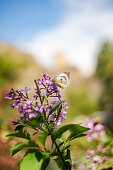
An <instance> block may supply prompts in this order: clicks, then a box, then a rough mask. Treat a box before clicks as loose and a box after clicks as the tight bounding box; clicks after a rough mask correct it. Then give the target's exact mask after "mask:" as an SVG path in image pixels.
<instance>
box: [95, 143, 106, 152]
mask: <svg viewBox="0 0 113 170" xmlns="http://www.w3.org/2000/svg"><path fill="white" fill-rule="evenodd" d="M97 152H100V153H105V152H106V149H105V148H104V145H103V144H99V145H98V146H97Z"/></svg>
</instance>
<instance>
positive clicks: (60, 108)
mask: <svg viewBox="0 0 113 170" xmlns="http://www.w3.org/2000/svg"><path fill="white" fill-rule="evenodd" d="M61 110H62V104H61V106H60V107H59V111H58V115H57V119H58V118H59V116H60V113H61Z"/></svg>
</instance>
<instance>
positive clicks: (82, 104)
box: [67, 87, 97, 119]
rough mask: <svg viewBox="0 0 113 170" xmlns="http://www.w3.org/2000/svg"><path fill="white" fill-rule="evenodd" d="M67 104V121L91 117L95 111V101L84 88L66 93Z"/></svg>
mask: <svg viewBox="0 0 113 170" xmlns="http://www.w3.org/2000/svg"><path fill="white" fill-rule="evenodd" d="M67 102H68V104H69V111H68V113H69V114H67V119H73V118H74V117H76V116H80V115H91V114H92V113H93V112H94V111H96V110H97V99H95V98H93V97H92V96H91V95H90V94H89V92H88V89H87V88H84V87H82V88H80V89H79V90H76V91H75V90H70V91H68V92H67Z"/></svg>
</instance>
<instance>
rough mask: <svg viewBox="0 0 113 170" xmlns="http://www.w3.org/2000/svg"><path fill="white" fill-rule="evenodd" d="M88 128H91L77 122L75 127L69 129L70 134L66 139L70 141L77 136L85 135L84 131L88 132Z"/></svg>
mask: <svg viewBox="0 0 113 170" xmlns="http://www.w3.org/2000/svg"><path fill="white" fill-rule="evenodd" d="M88 130H89V128H86V127H83V126H80V125H79V124H76V125H75V126H74V127H72V128H71V129H69V136H68V137H67V139H66V141H67V142H69V141H71V140H73V139H75V138H79V137H82V136H85V134H84V132H87V131H88Z"/></svg>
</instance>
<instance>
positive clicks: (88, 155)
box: [86, 150, 95, 159]
mask: <svg viewBox="0 0 113 170" xmlns="http://www.w3.org/2000/svg"><path fill="white" fill-rule="evenodd" d="M94 153H95V151H93V150H88V151H87V152H86V159H92V158H93V156H94Z"/></svg>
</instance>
